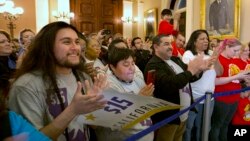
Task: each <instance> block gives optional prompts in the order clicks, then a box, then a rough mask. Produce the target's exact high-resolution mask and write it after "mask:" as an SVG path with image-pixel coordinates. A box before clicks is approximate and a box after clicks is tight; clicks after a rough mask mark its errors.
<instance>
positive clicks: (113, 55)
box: [108, 48, 134, 67]
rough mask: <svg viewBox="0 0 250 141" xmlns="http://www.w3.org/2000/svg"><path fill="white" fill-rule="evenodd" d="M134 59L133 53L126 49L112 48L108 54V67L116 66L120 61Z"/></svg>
mask: <svg viewBox="0 0 250 141" xmlns="http://www.w3.org/2000/svg"><path fill="white" fill-rule="evenodd" d="M129 57H132V58H134V52H133V51H132V50H130V49H128V48H114V49H112V50H111V51H110V52H109V53H108V60H109V65H113V66H114V67H116V66H117V64H118V62H120V61H121V60H125V59H128V58H129Z"/></svg>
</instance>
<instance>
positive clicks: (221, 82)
mask: <svg viewBox="0 0 250 141" xmlns="http://www.w3.org/2000/svg"><path fill="white" fill-rule="evenodd" d="M161 16H162V21H161V23H160V25H159V32H158V33H159V34H158V35H156V36H155V37H153V38H146V39H145V40H144V39H143V38H142V37H134V38H125V37H123V36H122V34H120V33H116V34H114V35H111V33H107V32H105V29H101V30H100V31H98V32H97V33H91V34H89V35H84V34H82V33H81V32H80V31H78V30H77V29H76V28H75V27H74V26H72V25H70V24H68V23H65V22H61V21H58V22H53V23H49V24H47V25H45V26H44V27H43V28H42V29H41V30H40V31H39V32H38V33H35V32H33V31H32V30H31V29H24V30H22V31H21V32H20V37H19V40H17V39H15V38H14V39H12V38H11V37H10V35H9V34H8V33H7V32H6V31H4V30H0V110H1V111H0V125H1V126H0V139H1V140H6V141H8V140H23V141H24V140H44V141H47V140H60V141H63V140H65V141H70V140H77V141H78V140H84V141H95V140H97V141H107V140H109V141H121V140H125V139H126V138H128V137H130V136H131V135H133V134H136V133H138V132H140V131H142V130H144V129H147V128H148V127H150V126H151V125H153V124H156V123H158V122H160V121H162V120H164V119H166V118H168V117H170V116H171V115H174V114H176V113H178V112H179V111H180V110H183V109H185V108H187V107H189V106H190V105H191V104H192V103H194V102H196V101H198V100H199V99H200V98H201V97H202V96H204V95H205V93H206V92H211V93H217V92H225V91H228V90H240V89H242V88H245V87H248V86H249V85H250V75H249V73H250V59H249V48H250V44H242V43H241V42H240V41H239V40H238V39H234V38H230V39H224V40H220V39H217V38H214V39H209V35H208V32H207V31H206V30H203V29H198V30H195V31H193V32H192V34H191V35H190V37H189V39H188V40H187V43H186V38H185V35H184V34H182V33H181V32H179V31H178V24H179V23H178V20H179V15H178V14H174V17H173V16H172V11H171V10H169V9H164V10H162V13H161ZM171 19H174V23H173V24H171V23H170V20H171ZM152 70H154V74H153V75H154V77H153V78H154V81H152V82H150V83H146V82H147V80H148V79H152V78H148V77H149V75H148V73H149V72H151V71H152ZM109 88H110V89H114V90H116V91H119V92H121V93H127V94H134V95H141V96H147V97H152V96H153V97H156V98H159V99H162V100H166V101H169V102H172V103H175V104H178V105H181V106H182V107H181V108H180V109H175V110H167V111H163V112H159V113H157V114H154V115H153V116H151V117H149V118H147V119H145V120H144V121H141V122H140V123H137V124H136V125H134V126H133V127H131V128H129V129H127V130H121V131H117V130H112V129H111V128H107V127H101V126H91V125H87V124H85V122H84V118H83V115H84V114H87V113H91V112H93V111H96V110H99V109H102V108H104V107H105V105H106V104H107V100H106V99H105V98H104V95H103V91H105V89H109ZM249 107H250V93H249V92H248V91H246V92H242V93H238V94H234V95H228V96H221V97H215V98H212V99H211V107H210V111H209V118H211V125H210V127H209V131H210V133H209V140H212V141H227V140H228V137H227V136H228V127H231V126H235V127H242V126H249V125H250V108H249ZM203 109H204V101H201V102H200V103H198V104H197V105H196V106H195V107H194V108H193V109H191V110H190V111H187V112H186V113H184V114H182V115H180V116H179V117H178V118H176V119H174V120H173V121H171V122H170V123H168V124H166V125H164V126H162V127H161V128H159V129H157V130H156V131H155V132H151V133H149V134H147V135H145V136H144V137H142V138H141V139H140V140H141V141H153V140H154V141H201V140H202V139H201V136H202V133H201V131H202V128H203V127H202V122H203V117H204V115H203Z"/></svg>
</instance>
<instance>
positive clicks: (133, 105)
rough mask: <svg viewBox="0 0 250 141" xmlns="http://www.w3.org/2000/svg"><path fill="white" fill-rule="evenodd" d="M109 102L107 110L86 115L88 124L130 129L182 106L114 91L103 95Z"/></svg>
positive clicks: (110, 90) (115, 128)
mask: <svg viewBox="0 0 250 141" xmlns="http://www.w3.org/2000/svg"><path fill="white" fill-rule="evenodd" d="M103 95H104V97H105V99H106V100H107V101H108V103H107V105H106V107H105V108H103V109H100V110H97V111H95V112H92V113H88V114H85V115H84V118H85V119H84V120H85V123H86V124H90V125H97V126H103V127H109V128H111V129H113V130H122V129H128V128H130V127H132V126H134V125H135V124H137V123H139V122H140V121H143V120H145V119H147V118H148V117H150V116H152V115H154V114H155V113H158V112H161V111H164V110H172V109H179V108H180V107H181V106H180V105H177V104H173V103H170V102H168V101H164V100H161V99H158V98H154V97H148V96H140V95H134V94H129V93H120V92H118V91H115V90H113V89H108V90H105V91H104V93H103Z"/></svg>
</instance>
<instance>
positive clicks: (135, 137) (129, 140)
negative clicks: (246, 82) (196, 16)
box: [125, 87, 250, 141]
mask: <svg viewBox="0 0 250 141" xmlns="http://www.w3.org/2000/svg"><path fill="white" fill-rule="evenodd" d="M247 90H250V87H247V88H244V89H240V90H234V91H227V92H221V93H214V94H213V95H212V96H213V97H218V96H228V95H233V94H238V93H241V92H245V91H247ZM205 98H206V95H204V96H202V97H201V98H199V99H198V100H197V101H196V102H194V103H193V104H192V105H191V106H189V107H187V108H185V109H183V110H181V111H180V112H178V113H176V114H174V115H172V116H170V117H168V118H166V119H164V120H162V121H160V122H158V123H156V124H154V125H152V126H150V127H149V128H147V129H145V130H143V131H141V132H138V133H137V134H134V135H132V136H130V137H128V138H127V139H126V140H125V141H135V140H138V139H140V138H141V137H143V136H145V135H147V134H149V133H150V132H153V131H155V130H157V129H159V128H160V127H162V126H164V125H166V124H167V123H169V122H171V121H172V120H174V119H176V118H178V117H179V116H180V115H182V114H183V113H185V112H187V111H189V110H190V109H192V108H194V107H195V105H196V104H198V103H200V102H201V101H203V100H204V99H205Z"/></svg>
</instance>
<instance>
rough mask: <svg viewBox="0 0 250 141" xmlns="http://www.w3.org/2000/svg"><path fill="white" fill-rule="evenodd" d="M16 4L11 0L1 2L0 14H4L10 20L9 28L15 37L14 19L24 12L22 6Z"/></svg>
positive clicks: (11, 34)
mask: <svg viewBox="0 0 250 141" xmlns="http://www.w3.org/2000/svg"><path fill="white" fill-rule="evenodd" d="M14 6H15V4H14V2H13V1H11V0H6V1H4V0H3V1H1V2H0V14H2V15H3V17H4V19H5V20H8V21H9V23H8V28H9V29H10V36H11V37H12V38H13V37H14V29H15V24H14V23H13V21H15V20H17V19H18V18H19V17H20V16H21V15H22V14H23V12H24V11H23V8H22V7H14Z"/></svg>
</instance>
